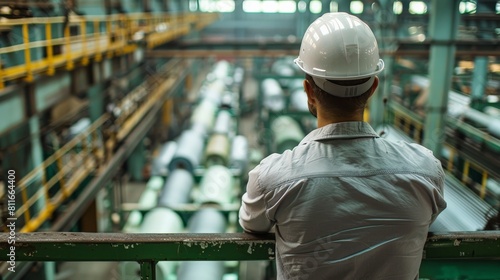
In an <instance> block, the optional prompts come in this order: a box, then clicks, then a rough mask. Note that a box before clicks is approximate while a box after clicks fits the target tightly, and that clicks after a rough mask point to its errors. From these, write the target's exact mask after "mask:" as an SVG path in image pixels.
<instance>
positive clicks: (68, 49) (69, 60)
mask: <svg viewBox="0 0 500 280" xmlns="http://www.w3.org/2000/svg"><path fill="white" fill-rule="evenodd" d="M64 39H65V46H66V50H65V51H66V54H65V57H66V70H73V68H74V64H73V58H72V57H71V33H70V23H69V22H68V23H67V24H66V26H65V27H64Z"/></svg>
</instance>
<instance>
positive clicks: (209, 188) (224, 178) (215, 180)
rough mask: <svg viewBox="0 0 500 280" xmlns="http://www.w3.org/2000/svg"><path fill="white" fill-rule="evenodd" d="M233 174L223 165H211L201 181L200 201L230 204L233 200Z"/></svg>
mask: <svg viewBox="0 0 500 280" xmlns="http://www.w3.org/2000/svg"><path fill="white" fill-rule="evenodd" d="M233 197H234V190H233V175H232V174H231V171H230V170H229V169H228V168H227V167H225V166H222V165H214V166H210V167H209V168H208V169H207V170H206V171H205V174H204V175H203V177H202V179H201V182H200V193H199V197H198V199H197V201H198V202H199V203H218V204H221V205H223V204H228V203H230V202H231V201H232V200H233Z"/></svg>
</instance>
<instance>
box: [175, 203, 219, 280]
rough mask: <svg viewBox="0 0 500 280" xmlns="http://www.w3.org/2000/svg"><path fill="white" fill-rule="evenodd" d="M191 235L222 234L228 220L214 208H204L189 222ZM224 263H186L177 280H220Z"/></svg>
mask: <svg viewBox="0 0 500 280" xmlns="http://www.w3.org/2000/svg"><path fill="white" fill-rule="evenodd" d="M188 228H189V232H191V233H222V232H225V231H226V219H225V217H224V215H222V214H221V213H220V212H219V211H217V210H215V209H213V208H202V209H200V210H198V212H196V213H195V214H194V215H193V217H191V219H190V220H189V224H188ZM224 272H225V269H224V262H222V261H185V262H182V263H181V265H180V266H179V270H178V273H177V279H179V280H191V279H205V280H212V279H213V280H220V279H222V277H223V276H224Z"/></svg>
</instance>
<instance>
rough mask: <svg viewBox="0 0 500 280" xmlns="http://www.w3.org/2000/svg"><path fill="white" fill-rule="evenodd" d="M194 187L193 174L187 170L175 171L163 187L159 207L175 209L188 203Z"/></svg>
mask: <svg viewBox="0 0 500 280" xmlns="http://www.w3.org/2000/svg"><path fill="white" fill-rule="evenodd" d="M193 185H194V178H193V174H191V173H190V172H189V171H187V170H185V169H175V170H173V171H172V173H170V176H168V178H167V180H166V182H165V185H164V186H163V189H162V191H161V194H160V198H159V199H158V206H160V207H161V206H163V207H175V206H178V205H181V204H186V203H188V202H189V200H190V198H189V196H190V195H191V190H192V189H193Z"/></svg>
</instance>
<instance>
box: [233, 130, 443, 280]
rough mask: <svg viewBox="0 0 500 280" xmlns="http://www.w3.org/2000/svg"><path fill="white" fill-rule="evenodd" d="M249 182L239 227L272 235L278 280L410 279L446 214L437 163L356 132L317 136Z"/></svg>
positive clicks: (416, 150) (266, 164) (410, 148)
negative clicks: (268, 229) (264, 225)
mask: <svg viewBox="0 0 500 280" xmlns="http://www.w3.org/2000/svg"><path fill="white" fill-rule="evenodd" d="M250 175H251V176H254V177H255V178H254V179H251V182H250V183H249V185H248V189H247V197H246V198H245V196H244V197H243V206H242V210H241V211H240V218H241V223H242V226H243V227H244V228H246V229H247V230H250V231H252V230H254V231H259V226H260V225H256V227H254V226H255V224H253V223H255V221H258V220H259V218H255V217H256V216H258V215H264V216H265V217H266V218H267V219H268V220H269V221H270V223H269V225H270V224H275V225H276V244H277V269H278V279H414V278H415V277H416V276H417V275H418V268H419V265H420V260H421V258H422V248H423V245H424V243H425V239H426V236H427V231H428V227H429V225H430V223H431V222H432V221H433V220H434V219H435V217H436V216H437V214H439V213H440V212H441V211H442V210H443V209H444V208H445V205H446V204H445V202H444V200H443V197H442V186H443V176H444V175H443V171H442V169H441V166H440V163H439V161H438V160H437V159H435V158H434V157H433V156H432V155H431V153H430V152H429V151H428V150H427V149H425V148H423V147H421V146H419V145H411V144H405V143H393V142H388V141H386V140H384V139H382V138H378V137H377V135H376V134H375V133H374V132H373V130H372V129H371V127H370V126H369V125H368V124H367V123H363V122H348V123H339V124H333V125H328V126H325V127H323V128H321V129H317V130H315V131H313V132H312V133H310V134H309V135H308V136H307V137H306V138H305V139H304V140H303V141H302V142H301V144H300V145H299V146H297V147H296V148H295V149H294V150H293V151H286V152H284V153H283V154H282V155H272V156H270V157H268V158H266V159H265V160H263V161H262V162H261V164H260V166H259V167H258V168H256V169H255V170H254V171H252V172H251V173H250ZM252 196H253V197H252ZM257 196H260V197H261V199H262V200H263V201H264V202H265V203H264V205H260V206H259V205H258V203H255V201H254V198H256V197H257ZM261 206H262V207H263V208H265V209H260V210H259V209H258V208H259V207H261ZM259 223H261V220H260V221H259ZM255 229H257V230H255Z"/></svg>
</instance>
